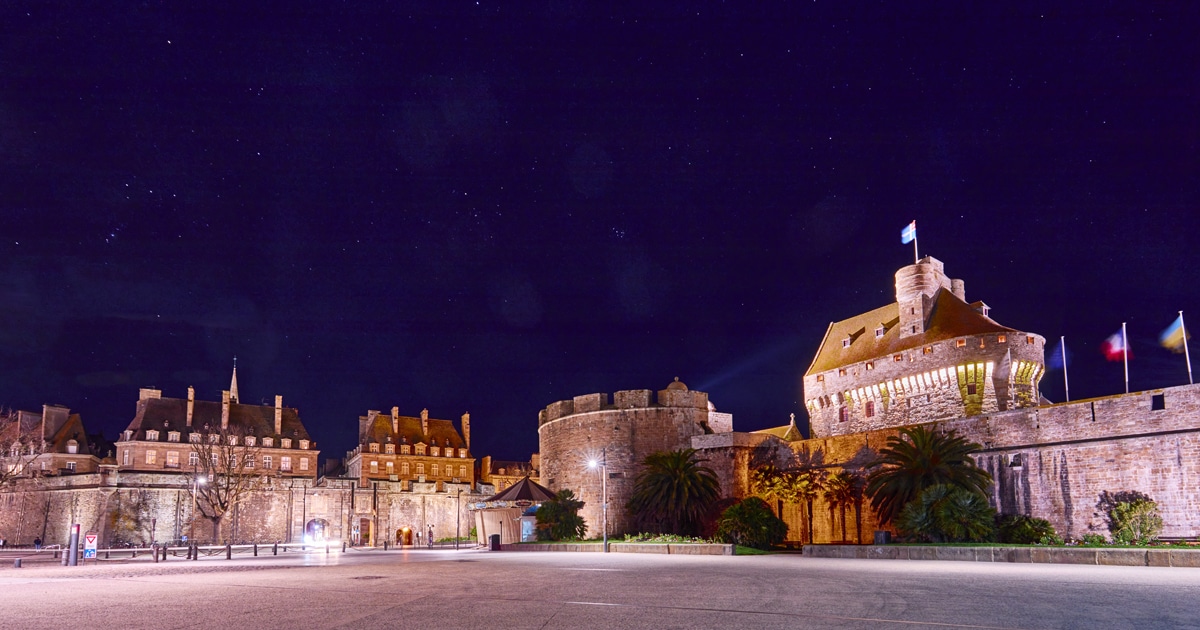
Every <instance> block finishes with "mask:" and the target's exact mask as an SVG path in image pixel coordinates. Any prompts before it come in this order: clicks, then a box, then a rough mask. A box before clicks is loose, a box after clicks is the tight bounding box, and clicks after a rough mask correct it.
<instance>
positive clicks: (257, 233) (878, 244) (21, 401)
mask: <svg viewBox="0 0 1200 630" xmlns="http://www.w3.org/2000/svg"><path fill="white" fill-rule="evenodd" d="M175 4H176V3H157V2H145V3H141V4H140V5H138V6H134V3H128V2H116V3H103V2H97V3H67V2H60V3H50V2H28V3H20V2H6V3H4V7H3V9H0V404H2V405H4V406H7V407H10V408H16V409H31V410H38V409H40V408H41V405H42V404H44V403H57V404H62V405H66V406H69V407H71V408H72V409H73V410H75V411H78V412H80V413H82V414H83V419H84V422H85V424H86V425H87V426H88V428H89V430H92V431H97V430H103V431H104V432H105V434H106V435H107V436H108V437H109V438H112V437H115V434H116V432H118V431H119V430H121V429H122V428H124V426H125V425H126V424H127V423H128V422H129V420H130V419H131V418H132V417H133V414H134V411H135V403H136V400H137V397H138V388H139V387H147V386H153V387H158V388H160V389H162V390H163V395H164V396H171V397H185V396H186V390H187V386H188V385H193V386H195V387H196V390H197V396H198V397H199V398H201V399H206V400H220V391H221V390H222V389H225V388H227V387H228V386H229V375H230V370H231V368H232V365H233V358H234V356H235V355H236V357H237V366H238V379H239V386H240V391H241V395H242V402H247V403H265V404H271V403H272V402H273V397H274V395H275V394H282V395H283V400H284V403H285V404H287V405H288V406H295V407H298V408H299V410H300V414H301V417H302V419H303V420H304V422H305V424H306V426H307V427H308V428H309V431H310V432H311V433H312V434H313V436H314V438H315V439H316V440H317V441H318V446H319V448H320V449H321V450H322V451H323V454H324V455H326V456H333V457H340V456H342V455H343V454H344V452H345V450H346V449H348V448H351V447H352V445H353V442H354V441H355V435H356V431H357V417H358V416H359V415H360V414H364V413H365V412H366V411H367V410H368V409H380V410H389V409H391V407H392V406H393V405H397V406H399V407H400V411H401V413H402V414H405V415H417V414H419V413H420V411H421V409H422V408H428V409H429V411H430V414H431V415H432V416H433V417H438V418H450V419H455V420H457V419H458V417H459V416H460V415H461V414H462V413H463V412H464V411H470V413H471V417H472V425H473V426H472V429H473V430H472V438H473V440H472V441H473V448H472V451H473V452H474V454H475V455H476V456H477V457H479V456H482V455H486V454H491V455H493V456H496V457H499V458H506V459H527V458H528V457H529V454H530V453H531V452H533V451H535V450H536V448H537V430H536V429H537V414H538V411H539V410H540V409H541V408H543V407H545V406H546V405H547V404H550V403H552V402H554V401H557V400H561V399H565V398H570V397H573V396H576V395H580V394H587V393H592V392H613V391H617V390H621V389H654V390H658V389H662V388H663V387H665V386H666V385H667V384H668V383H669V382H670V381H671V380H672V379H673V378H674V377H676V376H678V377H679V378H680V379H681V380H683V381H684V382H685V383H687V384H688V385H689V386H690V387H692V388H693V389H700V390H703V391H708V392H709V393H710V395H711V400H712V401H713V403H714V404H715V405H716V406H717V408H718V409H719V410H721V411H726V412H731V413H733V415H734V425H735V428H737V429H739V430H755V429H760V428H764V427H768V426H778V425H781V424H785V423H786V422H787V421H788V415H789V414H790V413H793V412H794V413H796V414H797V415H798V417H800V418H802V419H803V417H804V414H803V398H802V395H801V390H800V377H801V375H802V374H803V372H804V371H805V369H807V367H808V364H809V362H810V361H811V359H812V357H813V355H814V354H815V352H816V350H817V346H818V344H819V343H820V341H821V336H822V334H823V333H824V331H825V327H826V326H827V324H828V323H829V322H830V321H832V320H839V319H843V318H846V317H850V316H852V315H855V314H858V313H860V312H863V311H865V310H868V309H872V308H875V307H878V306H882V305H884V304H886V303H889V302H891V301H893V297H894V287H893V274H894V273H895V271H896V270H897V269H898V268H899V267H901V266H903V265H905V264H910V263H911V262H912V259H913V250H912V247H911V246H904V245H901V243H900V230H901V228H903V227H904V226H905V225H906V224H907V223H908V222H909V221H911V220H914V219H915V220H916V221H917V226H918V237H919V244H920V248H921V255H922V256H924V255H932V256H934V257H937V258H939V259H941V260H942V261H944V262H945V264H946V271H947V273H948V274H949V275H950V276H952V277H955V278H963V279H964V280H965V282H966V293H967V298H968V301H974V300H984V301H985V302H987V303H988V305H989V306H991V307H992V312H991V314H992V317H993V318H995V319H996V320H997V321H998V322H1000V323H1001V324H1004V325H1006V326H1010V327H1013V328H1016V329H1018V330H1025V331H1031V332H1035V333H1038V334H1041V335H1044V336H1045V337H1047V339H1048V340H1049V341H1048V343H1047V345H1048V346H1050V345H1051V344H1052V343H1053V342H1056V341H1057V340H1058V337H1059V336H1060V335H1065V336H1066V338H1067V345H1068V348H1069V349H1070V351H1071V352H1072V353H1073V357H1072V363H1071V364H1070V376H1071V397H1072V398H1073V399H1078V398H1084V397H1090V396H1103V395H1110V394H1115V393H1119V392H1121V391H1123V389H1124V383H1123V376H1122V370H1121V365H1120V364H1119V363H1108V362H1106V361H1105V359H1104V357H1103V355H1102V354H1101V351H1100V344H1101V342H1102V341H1103V340H1104V339H1105V338H1106V337H1107V336H1109V335H1111V334H1112V333H1114V332H1116V331H1117V330H1118V329H1119V328H1120V325H1121V322H1128V326H1129V336H1130V340H1131V344H1132V347H1133V353H1134V358H1133V360H1132V361H1131V362H1130V372H1131V374H1130V378H1131V388H1132V389H1134V390H1139V389H1148V388H1154V387H1163V386H1170V385H1179V384H1184V383H1186V382H1187V372H1186V368H1185V364H1184V361H1183V358H1182V356H1180V355H1173V354H1171V353H1169V352H1167V351H1166V350H1164V349H1162V348H1159V347H1157V345H1156V340H1157V336H1158V333H1159V332H1160V331H1161V330H1162V329H1163V328H1165V327H1166V326H1167V325H1168V324H1170V323H1171V321H1172V320H1173V319H1174V318H1175V316H1176V312H1177V311H1179V310H1183V311H1184V313H1185V317H1189V318H1190V321H1194V322H1195V325H1196V326H1200V289H1198V288H1197V280H1198V278H1197V275H1198V274H1197V269H1196V262H1197V255H1196V253H1195V251H1196V249H1195V247H1196V241H1197V238H1196V228H1197V218H1196V216H1197V210H1198V209H1200V186H1198V183H1200V182H1198V173H1200V160H1198V142H1200V44H1198V43H1197V35H1196V34H1197V33H1198V32H1200V28H1198V27H1200V19H1198V18H1200V8H1197V7H1198V5H1196V4H1195V3H1189V2H1173V3H1141V2H1128V3H1121V2H1096V1H1089V2H1081V3H1065V4H1062V3H1055V4H1059V6H1058V7H1057V8H1052V9H1046V8H1035V6H1036V5H1026V4H1025V3H1009V2H999V3H961V2H953V3H950V2H948V3H937V4H934V3H910V2H892V3H886V6H885V5H883V4H882V3H873V2H861V3H859V2H827V1H825V0H822V1H820V2H800V1H797V2H789V3H773V2H729V3H720V4H718V3H659V2H651V3H642V4H648V5H653V6H651V7H645V6H643V7H641V8H637V9H624V8H614V7H613V4H612V3H609V2H589V1H585V0H575V1H571V0H563V1H557V0H550V1H540V2H534V1H529V2H508V3H497V2H493V1H481V2H448V1H438V2H408V3H392V4H388V5H383V6H382V7H381V6H379V5H375V4H373V3H341V2H337V3H335V2H331V1H321V2H313V3H305V2H295V3H293V2H286V3H284V2H281V3H274V6H272V7H270V9H262V8H260V9H253V8H246V7H244V6H241V5H242V4H243V3H236V4H230V5H228V6H225V7H222V6H221V4H220V3H213V4H210V3H201V4H197V7H203V8H193V9H186V8H179V7H176V6H174V5H175ZM244 4H246V5H259V4H260V3H253V2H248V3H244ZM668 4H671V5H677V8H663V7H665V6H666V5H668ZM692 4H694V5H695V6H690V5H692ZM1038 4H1050V3H1038ZM363 5H370V6H371V7H372V8H364V6H363ZM913 5H920V6H919V7H918V6H913ZM233 7H238V8H233ZM684 7H687V8H684ZM1198 349H1200V348H1198ZM1042 389H1043V393H1044V395H1045V396H1047V397H1048V398H1050V399H1051V400H1055V401H1061V400H1062V399H1063V383H1062V376H1061V372H1052V373H1050V374H1049V375H1048V376H1047V377H1046V378H1045V380H1043V382H1042Z"/></svg>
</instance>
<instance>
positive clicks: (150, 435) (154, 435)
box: [146, 429, 158, 442]
mask: <svg viewBox="0 0 1200 630" xmlns="http://www.w3.org/2000/svg"><path fill="white" fill-rule="evenodd" d="M146 440H148V441H150V442H157V441H158V431H155V430H154V429H150V430H149V431H146Z"/></svg>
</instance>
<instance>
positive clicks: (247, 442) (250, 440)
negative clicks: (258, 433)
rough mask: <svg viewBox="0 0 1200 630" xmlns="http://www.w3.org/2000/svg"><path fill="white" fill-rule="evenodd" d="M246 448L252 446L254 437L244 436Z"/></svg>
mask: <svg viewBox="0 0 1200 630" xmlns="http://www.w3.org/2000/svg"><path fill="white" fill-rule="evenodd" d="M246 446H254V436H253V435H247V436H246Z"/></svg>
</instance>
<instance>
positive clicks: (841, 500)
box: [824, 470, 862, 542]
mask: <svg viewBox="0 0 1200 630" xmlns="http://www.w3.org/2000/svg"><path fill="white" fill-rule="evenodd" d="M860 482H861V480H860V479H859V476H858V475H856V474H854V473H852V472H850V471H848V470H839V471H837V472H835V473H833V474H832V475H829V478H828V479H826V480H825V494H824V496H825V500H826V501H828V502H829V511H830V514H831V515H832V514H833V510H835V509H836V510H840V511H841V516H842V542H845V541H846V508H847V507H849V506H851V505H856V503H857V501H858V500H859V499H860V498H861V497H862V485H861V483H860ZM831 520H832V516H831ZM860 540H861V537H860Z"/></svg>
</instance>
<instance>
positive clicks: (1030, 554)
mask: <svg viewBox="0 0 1200 630" xmlns="http://www.w3.org/2000/svg"><path fill="white" fill-rule="evenodd" d="M804 555H806V556H809V557H813V558H863V559H871V558H874V559H880V560H947V561H958V562H1029V563H1040V564H1096V565H1105V566H1119V567H1200V549H1109V548H1104V547H1074V548H1071V547H935V546H929V547H923V546H899V545H804Z"/></svg>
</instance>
